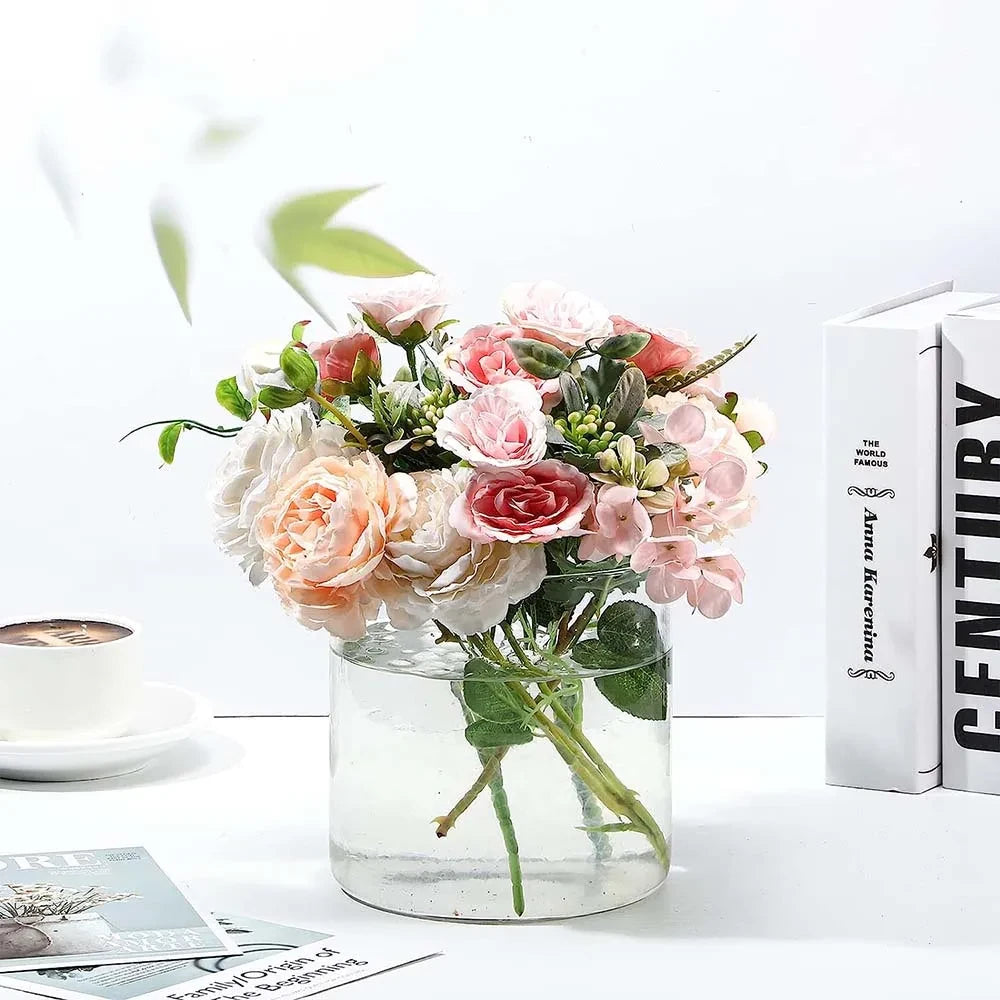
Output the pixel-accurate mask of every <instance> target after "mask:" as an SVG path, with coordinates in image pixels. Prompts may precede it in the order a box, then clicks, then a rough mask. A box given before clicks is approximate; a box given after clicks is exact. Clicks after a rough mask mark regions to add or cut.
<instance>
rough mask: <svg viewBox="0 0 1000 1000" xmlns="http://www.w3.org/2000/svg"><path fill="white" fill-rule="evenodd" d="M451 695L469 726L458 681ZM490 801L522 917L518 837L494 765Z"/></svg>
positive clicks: (469, 714)
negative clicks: (460, 708) (453, 696)
mask: <svg viewBox="0 0 1000 1000" xmlns="http://www.w3.org/2000/svg"><path fill="white" fill-rule="evenodd" d="M451 691H452V694H454V695H455V697H456V698H457V699H458V703H459V705H461V707H462V715H463V716H464V718H465V723H466V725H468V724H469V723H470V722H472V720H473V718H474V716H473V714H472V712H470V711H469V706H468V705H466V704H465V698H464V697H463V695H462V684H461V681H453V682H452V685H451ZM477 753H478V755H479V762H480V763H481V764H482V765H483V767H485V766H486V762H487V760H488V759H489V757H490V756H491V755H490V754H489V753H487V752H486V751H485V750H478V751H477ZM489 789H490V801H491V802H492V804H493V812H494V814H495V816H496V818H497V825H498V826H499V827H500V835H501V836H502V837H503V843H504V849H505V850H506V852H507V870H508V872H510V894H511V901H512V904H513V907H514V912H515V913H516V914H517V915H518V916H519V917H520V916H523V915H524V877H523V875H522V873H521V855H520V848H519V847H518V843H517V834H516V833H515V832H514V820H513V818H512V817H511V815H510V803H509V801H508V799H507V790H506V789H505V788H504V784H503V772H502V771H501V770H500V765H499V762H498V763H497V769H496V774H495V775H494V776H493V778H492V779H491V780H490V783H489Z"/></svg>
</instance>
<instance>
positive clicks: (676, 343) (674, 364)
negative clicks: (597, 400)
mask: <svg viewBox="0 0 1000 1000" xmlns="http://www.w3.org/2000/svg"><path fill="white" fill-rule="evenodd" d="M611 324H612V328H613V330H614V334H615V336H616V337H617V336H620V335H622V334H626V333H648V334H649V343H648V344H647V345H646V346H645V347H644V348H643V349H642V350H641V351H640V352H639V353H638V354H636V355H635V356H634V357H632V358H630V359H629V360H630V361H631V362H632V364H634V365H635V366H636V368H638V369H639V371H641V372H642V374H643V375H645V376H646V378H647V379H654V378H656V377H657V375H662V374H664V373H665V372H669V371H674V370H676V369H679V368H683V367H684V366H685V365H687V364H689V363H690V361H691V359H692V358H693V357H694V348H693V347H690V346H689V345H688V343H687V334H685V333H682V332H681V331H680V330H671V331H670V332H669V335H668V334H666V333H661V332H660V331H659V330H651V329H649V328H648V327H644V326H639V325H638V324H636V323H633V322H632V321H631V320H628V319H625V317H624V316H612V317H611Z"/></svg>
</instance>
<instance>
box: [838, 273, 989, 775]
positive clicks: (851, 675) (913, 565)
mask: <svg viewBox="0 0 1000 1000" xmlns="http://www.w3.org/2000/svg"><path fill="white" fill-rule="evenodd" d="M990 298H992V296H989V295H986V294H979V293H974V292H957V291H955V290H954V287H953V284H952V282H950V281H949V282H942V283H940V284H937V285H933V286H931V287H930V288H924V289H921V290H920V291H916V292H912V293H910V294H909V295H904V296H901V297H899V298H896V299H891V300H889V301H887V302H883V303H880V304H879V305H875V306H871V307H869V308H867V309H862V310H860V311H859V312H855V313H851V314H849V315H847V316H843V317H841V318H839V319H836V320H832V321H831V322H829V323H827V324H826V325H825V327H824V337H823V348H824V352H823V353H824V363H823V368H824V383H825V386H824V388H825V400H824V405H825V445H826V498H827V511H826V528H827V531H826V546H827V550H826V556H827V558H826V566H827V571H826V610H827V614H826V675H827V714H826V778H827V781H828V782H829V783H830V784H835V785H852V786H856V787H860V788H875V789H884V790H889V791H899V792H924V791H926V790H927V789H929V788H933V787H934V786H936V785H939V784H940V783H941V707H940V690H941V681H940V630H939V610H940V609H939V587H938V574H937V572H936V571H935V567H936V544H937V536H938V512H939V493H938V440H939V410H938V399H939V362H940V344H941V324H942V320H943V319H944V317H945V316H946V315H948V314H949V313H952V312H956V311H959V310H962V309H965V308H968V307H970V306H973V305H976V304H978V303H981V302H984V301H988V300H989V299H990Z"/></svg>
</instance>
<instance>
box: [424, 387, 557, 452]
mask: <svg viewBox="0 0 1000 1000" xmlns="http://www.w3.org/2000/svg"><path fill="white" fill-rule="evenodd" d="M434 436H435V438H436V439H437V442H438V444H439V445H441V447H442V448H444V450H445V451H450V452H451V453H452V454H453V455H457V456H458V457H459V458H464V459H465V460H466V461H467V462H470V463H471V464H472V465H475V466H477V467H478V466H483V467H485V468H490V469H525V468H527V467H528V466H531V465H535V464H536V463H537V462H540V461H541V460H542V459H543V458H544V457H545V443H546V442H545V417H544V416H543V414H542V397H541V396H539V394H538V390H537V389H535V388H534V386H531V385H529V384H528V383H527V382H520V381H513V382H504V383H502V384H501V385H489V386H487V387H486V388H485V389H477V390H476V391H475V392H474V393H473V394H472V395H471V396H470V397H469V398H468V399H460V400H459V401H458V402H457V403H452V404H451V406H449V407H447V408H446V409H445V411H444V416H442V417H441V418H440V420H439V421H438V425H437V428H436V430H435V432H434Z"/></svg>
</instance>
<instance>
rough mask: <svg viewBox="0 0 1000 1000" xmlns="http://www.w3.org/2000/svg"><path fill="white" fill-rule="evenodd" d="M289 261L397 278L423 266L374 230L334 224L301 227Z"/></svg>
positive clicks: (359, 274) (357, 274) (362, 275)
mask: <svg viewBox="0 0 1000 1000" xmlns="http://www.w3.org/2000/svg"><path fill="white" fill-rule="evenodd" d="M290 252H291V255H292V256H291V258H288V257H286V258H285V260H286V264H290V266H292V267H298V266H300V265H302V264H311V265H313V266H314V267H321V268H323V269H324V270H327V271H333V272H334V273H336V274H348V275H352V276H353V277H356V278H395V277H398V276H400V275H403V274H412V273H413V272H414V271H422V270H424V268H423V267H421V265H420V264H418V263H417V262H416V261H415V260H414V259H413V258H412V257H408V256H407V255H406V254H405V253H403V251H402V250H399V249H397V248H396V247H394V246H393V245H392V244H391V243H387V242H386V241H385V240H383V239H381V238H380V237H378V236H374V235H373V234H372V233H366V232H365V231H364V230H361V229H349V228H347V227H345V226H334V227H328V228H326V229H315V230H312V231H309V230H302V231H301V232H300V233H299V238H298V242H297V244H296V245H295V247H294V249H292V250H291V251H290Z"/></svg>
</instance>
